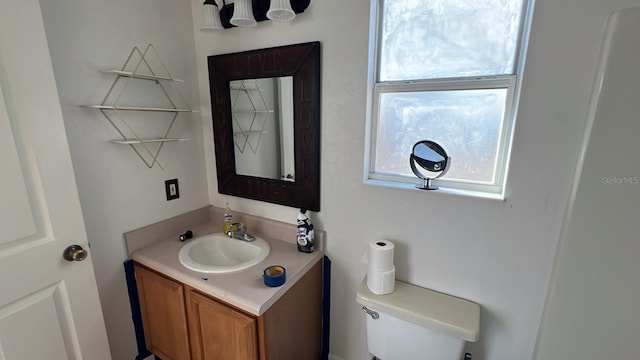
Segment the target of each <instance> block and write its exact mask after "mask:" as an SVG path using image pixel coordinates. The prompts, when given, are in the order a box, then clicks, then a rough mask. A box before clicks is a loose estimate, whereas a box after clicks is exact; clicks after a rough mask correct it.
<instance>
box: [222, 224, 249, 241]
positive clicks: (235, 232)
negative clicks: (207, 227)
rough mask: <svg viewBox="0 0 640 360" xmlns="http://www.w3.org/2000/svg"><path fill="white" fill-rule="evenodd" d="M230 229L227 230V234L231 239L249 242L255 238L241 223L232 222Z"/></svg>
mask: <svg viewBox="0 0 640 360" xmlns="http://www.w3.org/2000/svg"><path fill="white" fill-rule="evenodd" d="M231 229H232V230H229V231H227V236H228V237H229V238H231V239H238V240H242V241H247V242H251V241H254V240H255V239H256V237H255V236H253V235H251V234H249V233H248V232H247V227H246V226H244V224H243V223H233V224H232V226H231Z"/></svg>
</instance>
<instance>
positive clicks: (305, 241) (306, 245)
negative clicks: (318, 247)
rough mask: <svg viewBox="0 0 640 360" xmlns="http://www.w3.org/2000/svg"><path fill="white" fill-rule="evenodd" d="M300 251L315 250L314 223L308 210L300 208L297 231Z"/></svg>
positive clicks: (308, 251)
mask: <svg viewBox="0 0 640 360" xmlns="http://www.w3.org/2000/svg"><path fill="white" fill-rule="evenodd" d="M296 236H297V243H298V251H300V252H305V253H312V252H313V251H314V250H315V240H314V231H313V224H312V223H311V220H309V217H307V210H306V209H300V213H299V214H298V229H297V231H296Z"/></svg>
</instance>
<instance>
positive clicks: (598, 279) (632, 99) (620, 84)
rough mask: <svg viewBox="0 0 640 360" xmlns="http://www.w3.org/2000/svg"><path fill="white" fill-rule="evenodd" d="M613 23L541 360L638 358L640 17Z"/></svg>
mask: <svg viewBox="0 0 640 360" xmlns="http://www.w3.org/2000/svg"><path fill="white" fill-rule="evenodd" d="M611 19H612V20H611V22H610V27H609V31H608V36H607V39H608V40H607V45H606V46H603V48H606V49H608V51H603V57H602V62H601V64H602V65H601V66H600V69H602V71H601V72H600V74H601V77H599V79H601V81H598V84H599V86H597V87H596V89H594V96H593V99H592V104H593V105H594V106H593V107H592V111H591V112H590V115H589V121H590V122H589V124H590V126H588V129H589V131H590V136H589V135H587V136H586V138H587V139H588V142H585V146H584V148H583V151H584V159H583V165H582V166H581V167H580V171H579V172H578V174H577V178H576V183H575V188H574V192H573V193H572V199H573V200H572V202H571V205H570V206H569V210H568V212H567V215H566V220H565V225H564V227H563V235H562V239H561V243H560V247H559V250H558V255H557V260H556V264H557V265H556V266H555V268H554V272H553V281H552V287H551V291H550V296H549V300H548V302H547V305H546V307H545V317H544V321H543V325H542V326H541V332H540V337H539V340H538V347H537V351H536V357H535V358H536V359H540V360H544V359H563V360H573V359H575V360H578V359H580V360H600V359H636V358H638V345H637V342H638V337H639V336H640V312H638V311H637V308H638V296H640V282H639V281H638V275H639V274H640V262H638V253H640V242H639V241H638V234H639V233H640V223H639V222H638V214H639V213H640V163H639V162H638V158H640V147H639V146H638V133H640V121H638V111H639V110H640V109H639V104H638V83H639V82H640V72H638V71H637V69H638V62H639V61H640V37H638V33H640V7H635V8H634V9H633V10H625V11H622V12H619V13H616V15H615V16H613V17H612V18H611ZM600 85H601V86H600Z"/></svg>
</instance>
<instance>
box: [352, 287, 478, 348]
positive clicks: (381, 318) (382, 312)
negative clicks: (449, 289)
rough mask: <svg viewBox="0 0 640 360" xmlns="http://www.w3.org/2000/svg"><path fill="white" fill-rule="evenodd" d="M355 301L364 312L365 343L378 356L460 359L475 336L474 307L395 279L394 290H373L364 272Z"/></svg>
mask: <svg viewBox="0 0 640 360" xmlns="http://www.w3.org/2000/svg"><path fill="white" fill-rule="evenodd" d="M356 301H357V302H358V303H359V304H361V305H362V309H363V311H364V313H365V317H366V320H365V322H366V330H367V331H366V332H367V348H368V351H369V353H370V354H371V355H372V356H375V357H376V358H377V359H380V360H461V359H462V357H463V354H464V347H465V343H466V342H467V341H471V342H474V341H477V340H478V336H479V328H480V306H479V305H478V304H475V303H473V302H471V301H468V300H464V299H460V298H457V297H454V296H451V295H447V294H443V293H440V292H436V291H433V290H429V289H425V288H421V287H418V286H415V285H412V284H408V283H405V282H402V281H398V280H396V283H395V291H394V292H393V293H391V294H387V295H376V294H374V293H373V292H371V291H370V290H369V288H368V287H367V281H366V277H365V279H364V280H363V281H362V283H361V284H360V286H359V287H358V291H357V295H356Z"/></svg>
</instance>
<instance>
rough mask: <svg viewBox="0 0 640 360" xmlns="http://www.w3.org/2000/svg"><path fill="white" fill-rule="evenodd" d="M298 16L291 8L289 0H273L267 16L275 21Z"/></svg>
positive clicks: (287, 19)
mask: <svg viewBox="0 0 640 360" xmlns="http://www.w3.org/2000/svg"><path fill="white" fill-rule="evenodd" d="M295 17H296V13H295V12H294V11H293V9H291V1H289V0H271V6H270V7H269V11H267V18H268V19H269V20H273V21H280V22H284V21H291V20H293V19H294V18H295Z"/></svg>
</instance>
